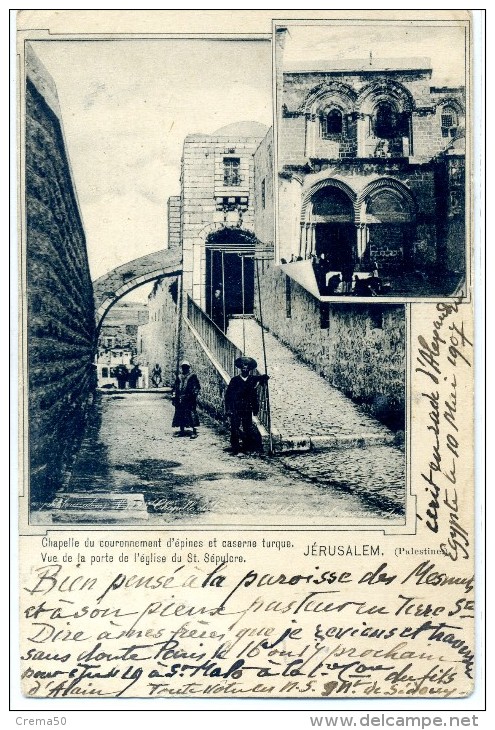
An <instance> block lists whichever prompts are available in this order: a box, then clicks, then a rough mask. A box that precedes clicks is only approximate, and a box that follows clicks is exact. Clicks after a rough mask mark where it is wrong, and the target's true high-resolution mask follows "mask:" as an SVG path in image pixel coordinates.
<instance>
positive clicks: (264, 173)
mask: <svg viewBox="0 0 495 730" xmlns="http://www.w3.org/2000/svg"><path fill="white" fill-rule="evenodd" d="M273 165H274V161H273V129H270V130H269V132H268V134H267V135H266V137H265V138H264V140H263V141H262V142H261V144H260V145H259V147H258V149H257V150H256V152H255V153H254V211H255V216H254V235H255V236H256V238H257V239H258V241H259V242H260V244H261V245H262V246H263V247H273V244H274V241H275V207H274V194H273Z"/></svg>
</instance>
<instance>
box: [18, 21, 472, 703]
mask: <svg viewBox="0 0 495 730" xmlns="http://www.w3.org/2000/svg"><path fill="white" fill-rule="evenodd" d="M472 23H473V19H472V17H471V15H470V14H469V13H468V12H467V11H438V12H436V11H435V12H428V11H416V12H413V11H398V12H397V11H396V12H395V14H392V13H390V12H387V11H373V12H369V13H365V12H362V11H353V12H350V11H349V12H345V11H342V12H340V13H338V12H337V13H330V12H327V11H325V12H321V13H320V12H319V11H310V12H309V13H308V12H304V11H295V10H293V11H287V12H283V11H248V10H243V11H232V12H230V13H228V12H223V11H205V12H204V14H203V15H202V16H201V17H199V16H198V15H197V14H196V15H195V11H177V12H176V11H157V12H148V11H125V12H124V11H120V12H119V11H86V12H79V11H68V10H65V11H64V10H62V11H48V10H47V11H35V10H34V11H27V10H26V11H20V12H19V14H18V19H17V28H18V32H17V64H18V72H17V73H18V119H19V135H18V136H19V201H20V202H19V226H18V231H19V243H18V255H19V272H20V282H19V302H20V306H19V312H20V325H19V327H20V345H19V348H20V404H21V408H20V417H19V422H20V424H21V430H20V437H19V438H20V447H21V448H20V463H19V474H20V479H19V531H20V543H19V544H20V548H19V550H20V607H19V610H20V617H21V618H20V661H21V668H20V676H19V677H17V678H14V682H16V681H17V682H18V684H19V686H20V688H21V692H22V694H23V696H24V697H25V698H26V700H36V699H39V698H44V699H47V698H48V699H51V700H53V701H54V702H55V701H58V702H60V703H63V702H65V701H69V700H73V699H76V698H77V699H81V698H89V699H92V700H95V699H98V698H107V699H109V698H141V699H144V698H149V699H150V700H152V699H153V698H159V699H162V700H163V699H167V700H168V699H172V698H178V697H180V698H199V699H202V700H203V699H208V698H211V699H214V698H216V699H218V698H221V697H229V698H236V699H240V698H250V699H253V698H254V699H261V698H263V699H280V698H287V699H305V700H308V699H311V700H319V699H321V698H327V699H337V700H339V699H347V700H349V701H352V700H357V699H359V698H374V699H379V700H387V699H389V698H393V699H402V700H418V699H421V700H425V706H427V705H428V702H427V700H437V701H444V702H445V701H447V700H454V699H459V698H465V697H467V696H469V695H471V694H472V693H473V692H474V691H476V690H477V689H478V686H477V682H476V677H477V676H479V670H478V669H477V661H478V660H479V657H478V656H477V655H476V652H475V616H476V613H475V604H474V595H475V588H474V567H475V560H474V532H475V526H476V520H477V518H476V513H475V508H474V505H475V502H474V497H475V492H474V484H475V479H474V406H473V394H474V375H473V373H474V347H475V342H474V318H473V292H474V288H473V282H474V279H475V274H476V272H475V271H474V270H473V250H474V228H473V215H472V211H473V174H474V172H473V171H474V164H473V152H472V150H473V120H472V110H473V103H474V102H473V71H472V58H473V41H472V38H473V27H472ZM477 671H478V674H477ZM149 704H150V709H152V708H153V702H150V703H149ZM34 706H35V707H36V703H34Z"/></svg>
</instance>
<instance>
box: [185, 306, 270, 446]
mask: <svg viewBox="0 0 495 730" xmlns="http://www.w3.org/2000/svg"><path fill="white" fill-rule="evenodd" d="M187 318H188V320H189V322H190V323H191V324H192V326H193V327H194V329H195V330H196V332H197V334H198V335H199V337H200V338H201V340H202V341H203V343H204V345H205V347H206V348H207V350H208V351H209V352H210V353H211V354H212V355H213V357H214V358H215V360H216V361H217V362H218V364H219V365H220V366H221V367H222V369H223V370H224V371H225V372H226V373H227V374H228V375H229V376H230V377H231V378H232V377H234V375H235V374H236V366H235V361H236V360H237V358H238V357H241V355H242V354H243V353H242V350H240V349H239V348H238V347H236V345H234V343H233V342H231V341H230V340H229V338H228V337H227V336H226V335H225V334H224V332H222V330H221V329H220V328H219V327H217V325H216V324H215V323H214V322H213V320H212V319H210V317H208V315H207V314H206V312H205V311H204V310H203V309H201V307H200V306H199V305H198V304H197V303H196V302H195V301H194V300H193V299H192V298H191V296H190V295H189V294H188V295H187ZM255 374H259V371H255ZM258 397H259V413H258V420H259V421H260V423H261V424H262V425H263V426H264V428H265V429H266V430H267V431H268V432H269V433H270V426H271V424H270V401H269V395H268V383H266V382H261V383H259V385H258Z"/></svg>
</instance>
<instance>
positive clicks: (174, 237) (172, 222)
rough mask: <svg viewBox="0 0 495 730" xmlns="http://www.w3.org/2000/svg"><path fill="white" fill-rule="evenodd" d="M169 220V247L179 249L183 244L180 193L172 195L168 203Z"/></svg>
mask: <svg viewBox="0 0 495 730" xmlns="http://www.w3.org/2000/svg"><path fill="white" fill-rule="evenodd" d="M167 210H168V215H167V220H168V248H173V249H179V248H180V245H181V238H180V222H181V200H180V195H172V196H171V197H170V198H169V199H168V203H167Z"/></svg>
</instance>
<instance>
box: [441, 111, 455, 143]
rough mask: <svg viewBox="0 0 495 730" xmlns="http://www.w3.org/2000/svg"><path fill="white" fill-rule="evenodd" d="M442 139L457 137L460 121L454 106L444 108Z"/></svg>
mask: <svg viewBox="0 0 495 730" xmlns="http://www.w3.org/2000/svg"><path fill="white" fill-rule="evenodd" d="M441 124H442V137H455V135H456V132H457V127H458V126H459V120H458V117H457V112H456V110H455V109H454V107H452V106H444V107H443V109H442V115H441Z"/></svg>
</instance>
